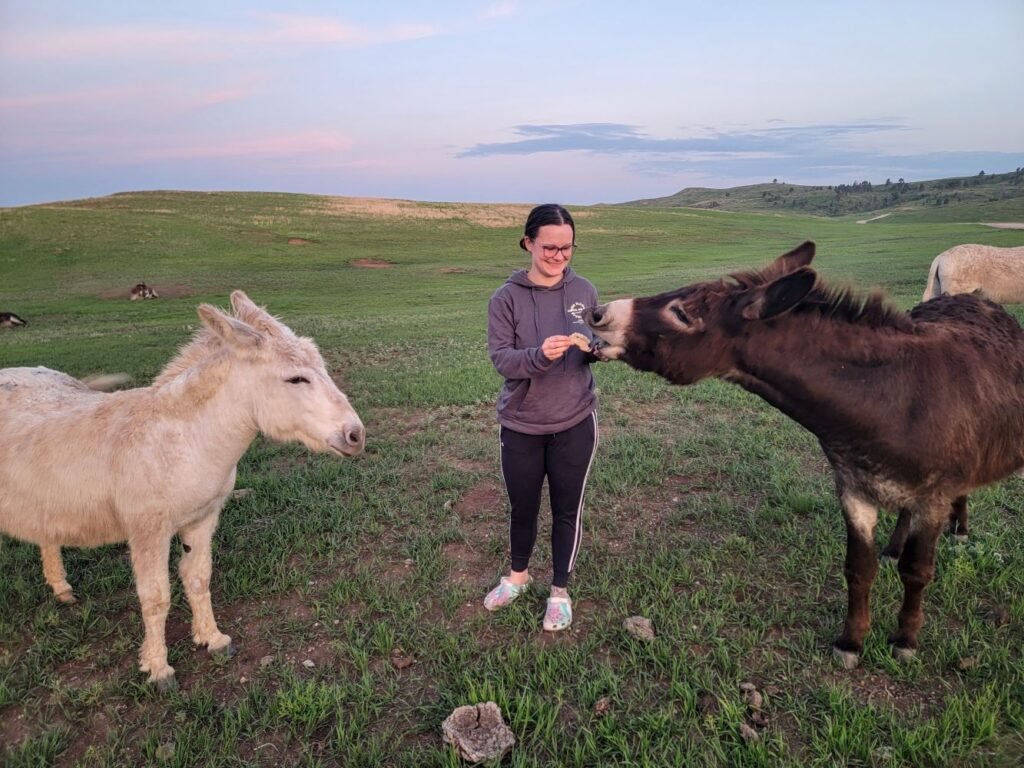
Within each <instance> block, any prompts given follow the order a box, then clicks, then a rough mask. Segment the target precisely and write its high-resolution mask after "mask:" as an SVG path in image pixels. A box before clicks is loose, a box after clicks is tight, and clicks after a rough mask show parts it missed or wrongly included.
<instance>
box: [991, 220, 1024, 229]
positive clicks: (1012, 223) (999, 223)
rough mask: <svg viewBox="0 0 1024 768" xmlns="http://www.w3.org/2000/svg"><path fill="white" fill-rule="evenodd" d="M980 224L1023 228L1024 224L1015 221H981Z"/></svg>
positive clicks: (999, 227) (1001, 227)
mask: <svg viewBox="0 0 1024 768" xmlns="http://www.w3.org/2000/svg"><path fill="white" fill-rule="evenodd" d="M981 224H982V225H983V226H986V227H995V228H996V229H1024V224H1021V223H1019V222H1015V221H983V222H981Z"/></svg>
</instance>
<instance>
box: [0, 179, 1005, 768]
mask: <svg viewBox="0 0 1024 768" xmlns="http://www.w3.org/2000/svg"><path fill="white" fill-rule="evenodd" d="M936 211H937V212H938V211H941V212H942V213H946V214H948V218H946V219H945V220H931V216H926V215H925V214H924V213H919V214H913V215H907V216H899V217H897V216H893V217H888V218H885V219H879V220H876V221H874V222H871V223H870V224H866V225H861V224H857V223H856V221H855V220H853V219H849V220H844V219H824V218H820V217H811V216H803V215H793V214H791V213H789V212H787V213H786V214H784V215H777V216H765V215H760V214H749V213H724V212H722V211H707V210H694V209H690V208H657V207H650V208H642V207H610V206H601V207H591V208H578V209H574V213H575V214H576V216H577V225H578V242H579V243H580V249H579V251H578V253H577V254H576V257H575V261H574V264H575V266H576V267H577V269H578V270H579V271H580V272H581V273H582V274H583V275H585V276H586V277H588V278H589V279H591V280H592V281H593V282H594V283H595V284H596V285H597V287H598V288H599V290H600V292H601V295H602V297H603V298H605V299H610V298H614V297H619V296H625V295H632V294H636V293H649V292H655V291H661V290H665V289H668V288H672V287H676V286H679V285H682V284H684V283H686V282H689V281H693V280H696V279H701V278H707V277H711V276H717V275H720V274H722V273H723V272H727V271H731V270H736V269H744V268H750V267H756V266H759V265H762V264H764V263H766V262H767V261H768V260H769V259H771V258H772V257H774V256H776V255H777V254H779V253H780V252H782V251H784V250H786V249H788V248H790V247H792V246H794V245H796V244H797V243H799V242H801V241H803V240H805V239H813V240H815V241H816V242H817V243H818V254H819V255H818V257H817V258H816V260H815V266H816V268H817V269H818V270H819V271H820V272H821V274H822V275H823V276H824V277H825V278H826V279H830V280H836V281H843V282H848V283H852V284H853V285H855V286H857V287H859V288H867V287H868V286H872V285H879V286H882V287H883V288H884V289H886V290H887V291H888V292H889V294H890V295H891V296H892V300H893V301H894V302H895V303H897V304H898V305H900V306H903V307H909V306H911V305H912V304H914V303H915V302H916V301H917V300H918V299H919V298H920V295H921V292H922V291H923V289H924V285H925V278H926V273H927V268H928V265H929V263H930V261H931V259H932V258H933V257H934V256H935V254H937V253H939V252H940V251H942V250H945V249H946V248H949V247H950V246H952V245H954V244H957V243H962V242H981V243H989V244H992V245H1003V246H1010V245H1021V244H1024V232H1021V231H1013V230H998V229H993V228H990V227H984V226H980V225H978V224H971V223H964V219H962V218H960V217H959V216H955V215H952V212H951V211H952V209H951V207H941V208H939V209H936ZM526 212H527V210H526V208H525V207H517V206H484V205H461V204H419V203H409V202H402V201H371V200H355V199H339V198H323V197H313V196H304V195H279V194H237V193H218V194H214V193H210V194H196V193H184V192H153V193H145V194H123V195H116V196H113V197H109V198H101V199H92V200H82V201H73V202H67V203H61V204H54V205H45V206H32V207H25V208H17V209H10V210H3V211H0V310H7V311H15V312H17V313H18V314H20V315H21V316H23V317H25V318H26V319H27V320H28V321H29V323H30V325H29V326H28V327H27V328H25V329H21V330H17V331H2V330H0V366H14V365H45V366H49V367H52V368H57V369H61V370H65V371H68V372H70V373H72V374H74V375H78V376H82V375H86V374H91V373H97V372H112V371H126V372H128V373H129V374H131V375H132V376H133V377H134V381H135V383H136V384H138V385H144V384H146V383H148V382H149V381H150V380H151V379H152V377H153V376H154V375H155V374H156V373H157V372H158V371H159V370H160V368H161V367H162V366H163V365H164V364H165V363H166V362H167V361H168V360H169V359H170V357H171V356H172V355H173V353H174V351H175V349H176V348H177V347H178V346H179V345H181V344H182V343H183V342H185V341H186V340H187V339H188V338H189V336H190V335H191V333H192V332H193V331H194V329H195V328H196V325H197V318H196V313H195V309H196V305H197V304H198V303H199V302H201V301H210V302H213V303H215V304H218V305H220V306H226V304H227V297H228V293H229V292H230V291H231V290H232V289H234V288H243V289H245V290H246V291H247V292H249V294H250V295H251V296H252V297H253V298H254V299H255V300H256V301H257V302H259V303H261V304H265V305H266V306H267V307H268V308H269V309H270V310H271V311H272V312H273V313H275V314H276V315H278V316H280V317H281V318H282V319H283V320H284V321H285V322H286V323H288V324H289V325H291V326H292V327H293V328H294V329H295V330H297V331H298V332H300V333H304V334H308V335H311V336H313V337H314V338H315V339H316V340H317V342H318V343H319V345H320V347H321V349H322V351H323V353H324V356H325V358H326V359H327V361H328V365H329V367H330V369H331V371H332V374H334V375H335V377H336V379H337V380H338V381H339V382H341V383H342V386H343V388H344V389H345V391H346V392H347V394H348V395H349V396H350V398H351V400H352V403H353V404H354V406H355V407H356V408H357V409H358V411H359V412H360V415H361V416H362V418H363V420H364V422H365V423H366V425H367V431H368V439H367V450H366V453H365V455H363V456H361V457H359V458H358V459H355V460H348V461H337V460H334V459H332V458H330V457H324V456H313V455H311V454H309V453H308V452H307V451H305V450H304V449H301V448H299V447H296V446H293V445H288V446H282V445H277V444H272V443H270V442H268V441H265V440H262V439H260V440H257V441H256V443H255V444H254V445H253V446H252V447H251V448H250V450H249V451H248V452H247V453H246V455H245V456H244V457H243V459H242V461H241V463H240V465H239V476H238V482H237V485H238V487H240V488H247V489H249V490H250V493H249V494H248V495H246V496H244V497H243V498H238V499H234V500H231V501H229V502H228V504H227V506H226V508H225V510H224V513H223V515H222V517H221V523H220V528H219V530H218V532H217V534H216V537H215V542H214V563H215V564H214V575H213V583H212V592H213V603H214V609H215V612H216V614H217V617H218V619H219V621H220V623H221V627H222V629H223V631H225V632H227V633H228V634H230V635H232V637H233V638H234V639H235V642H236V643H237V644H238V648H239V653H238V656H237V657H235V658H234V659H232V660H230V661H227V662H222V663H218V662H216V661H214V660H212V659H210V658H209V657H208V656H207V655H206V654H205V652H196V651H194V650H193V648H192V646H191V642H190V640H189V638H190V635H189V613H188V607H187V603H186V601H185V599H184V597H183V594H182V592H181V589H180V587H179V585H178V584H177V582H176V580H175V579H173V578H172V584H173V585H174V586H173V590H174V591H173V601H172V602H173V604H172V609H171V615H170V618H169V621H168V645H169V648H170V663H171V664H172V665H173V666H174V667H175V669H176V670H177V675H178V680H179V683H180V685H181V688H180V690H179V691H178V692H177V693H175V694H172V695H169V696H166V697H161V696H158V695H157V694H155V693H154V692H153V691H151V690H150V689H149V688H147V687H146V686H145V685H144V684H143V680H144V677H143V676H142V675H140V674H139V673H138V672H137V670H136V652H137V647H138V643H139V642H140V639H141V634H142V628H141V620H140V617H139V611H138V606H137V600H136V597H135V593H134V588H133V583H132V578H131V570H130V566H129V563H128V558H127V554H126V550H125V548H124V547H123V546H112V547H104V548H100V549H95V550H76V549H70V550H66V557H65V560H66V565H67V570H68V578H69V581H70V582H71V583H72V584H73V586H74V588H75V590H76V593H77V595H78V597H79V602H78V604H76V605H74V606H70V607H68V606H60V605H58V604H57V603H56V601H55V600H54V599H53V597H52V595H51V594H50V592H49V590H48V588H47V587H46V585H45V582H44V580H43V578H42V574H41V572H40V571H41V569H40V563H39V554H38V550H37V549H36V548H35V547H32V546H29V545H27V544H24V543H21V542H16V541H13V540H11V539H9V538H5V539H4V540H3V542H2V545H0V573H2V574H3V577H2V578H0V763H3V764H4V765H11V766H30V765H31V766H39V765H61V766H76V765H81V766H123V765H131V766H137V765H147V766H149V765H152V766H172V765H173V766H196V765H202V766H242V765H302V766H319V765H324V766H327V765H344V766H353V767H355V766H380V765H386V766H408V767H409V768H412V767H413V766H415V767H417V768H420V767H422V766H438V767H440V766H448V767H449V768H454V766H456V765H458V764H459V760H458V759H457V758H456V757H455V756H454V755H453V753H452V752H451V751H450V750H449V748H447V747H445V746H444V745H442V743H441V736H440V724H441V722H442V721H443V719H444V718H445V717H446V716H447V715H448V714H449V713H450V712H451V710H452V709H453V708H454V707H456V706H460V705H463V704H470V703H476V702H481V701H488V700H493V701H496V702H497V703H498V704H499V705H500V707H501V708H502V711H503V712H504V713H505V718H506V721H507V722H508V723H509V724H510V727H511V728H512V729H513V731H514V733H515V735H516V739H517V746H516V747H515V749H514V750H513V752H512V754H511V755H510V756H509V757H508V758H507V759H506V761H505V764H506V765H512V766H521V767H522V768H526V767H527V766H529V767H530V768H533V767H534V766H598V765H600V766H642V765H650V766H662V765H673V766H675V765H722V766H726V765H729V766H780V765H781V766H833V765H864V766H867V765H870V766H903V765H951V764H955V765H963V766H982V765H986V766H987V765H998V764H1000V763H1003V764H1006V765H1016V764H1018V762H1019V760H1020V758H1021V757H1022V756H1024V740H1022V737H1021V734H1022V733H1024V656H1022V648H1024V550H1022V548H1021V547H1020V542H1021V541H1022V540H1024V518H1022V515H1021V511H1022V510H1024V480H1021V479H1019V478H1014V479H1011V480H1008V481H1006V482H1004V483H1001V484H999V485H997V486H994V487H992V488H989V489H986V490H984V491H982V492H979V493H977V494H975V495H974V496H973V497H972V499H971V504H972V507H971V515H972V540H971V542H970V543H969V544H967V545H963V546H954V545H953V544H952V543H951V542H948V541H943V542H942V543H941V546H940V548H939V550H940V552H939V558H938V566H937V574H938V575H937V579H936V582H935V583H934V584H933V585H932V586H931V587H930V589H929V590H928V592H927V595H926V608H925V610H926V624H925V627H924V629H923V630H922V636H921V642H922V647H921V651H920V652H919V654H918V658H917V659H916V660H915V661H914V662H913V663H912V664H910V665H908V666H902V665H900V664H898V663H897V662H895V661H894V660H893V659H892V658H891V656H890V655H889V652H888V647H887V645H886V635H887V633H888V632H890V631H892V629H893V628H894V626H895V622H896V611H897V609H898V605H899V596H900V593H901V585H900V582H899V578H898V576H897V574H896V573H895V571H894V570H893V569H883V571H882V572H881V573H880V574H879V578H878V581H877V583H876V586H875V590H874V593H873V607H874V617H875V619H874V620H875V624H874V628H873V630H872V632H871V634H870V636H869V638H868V644H867V647H866V649H865V655H864V659H863V662H862V665H861V666H860V667H859V668H858V669H856V670H853V671H850V672H846V671H841V670H839V669H837V668H836V667H834V666H833V663H832V660H831V656H830V652H829V648H830V643H831V641H832V639H833V637H834V636H835V635H836V634H837V633H838V631H839V630H840V624H841V621H842V615H843V612H844V610H845V583H844V579H843V566H842V560H843V550H844V546H845V533H844V531H843V527H842V522H841V515H840V512H839V509H838V504H837V502H836V499H835V495H834V489H833V485H832V480H831V477H830V475H829V473H828V470H827V466H826V464H825V462H824V460H823V458H822V456H821V452H820V448H819V447H818V446H817V445H816V443H815V440H814V439H813V437H812V436H810V435H809V434H808V433H806V432H805V431H803V430H802V429H801V428H799V427H798V426H796V425H795V424H794V423H793V422H792V421H789V420H788V419H786V418H785V417H783V416H782V415H781V414H780V413H778V412H777V411H774V410H772V409H771V408H769V407H768V406H767V405H765V404H764V403H763V402H762V401H760V400H758V399H757V398H755V397H753V396H750V395H748V394H746V393H745V392H743V391H742V390H740V389H738V388H736V387H733V386H730V385H726V384H724V383H720V382H705V383H702V384H699V385H697V386H694V387H690V388H685V389H682V388H672V387H669V386H667V385H666V384H664V383H663V382H662V381H661V380H659V379H657V378H655V377H653V376H650V375H641V374H638V373H636V372H634V371H631V370H630V369H628V368H627V367H626V366H623V365H619V364H607V365H600V366H597V367H596V370H595V376H596V378H597V381H598V388H599V395H600V398H601V407H600V419H601V430H602V433H601V445H600V449H599V452H598V457H597V460H596V461H595V465H594V469H593V472H592V475H591V482H590V486H589V488H588V496H587V504H586V511H585V513H584V514H585V532H584V542H583V548H582V551H581V555H580V559H579V562H578V566H577V571H576V574H575V576H574V581H573V583H572V585H571V590H572V593H573V596H574V600H575V605H576V622H575V624H574V627H573V630H572V631H570V632H566V633H563V634H560V635H554V636H552V635H545V634H543V633H542V632H541V630H540V617H541V614H542V611H543V607H544V595H545V593H546V586H547V579H548V578H549V573H550V559H549V554H550V552H549V545H548V543H547V542H548V536H549V525H550V523H549V516H548V515H547V514H546V513H543V514H542V518H541V521H542V522H541V533H540V537H539V540H538V547H537V552H536V555H535V560H534V563H533V567H532V570H533V572H534V575H535V577H536V578H537V579H538V582H539V583H540V585H541V587H540V588H539V589H537V590H535V591H534V592H533V593H531V594H530V596H529V597H528V598H525V599H523V600H522V601H519V602H517V604H516V605H515V606H513V608H512V609H511V610H509V611H508V612H506V613H501V614H494V615H492V614H489V613H487V612H486V611H485V610H484V609H483V608H482V606H481V604H480V603H481V600H482V598H483V595H484V594H485V593H486V591H487V589H488V588H489V587H490V586H492V585H493V584H494V583H495V582H496V580H497V578H498V576H499V575H500V574H501V573H502V572H503V569H504V568H505V567H506V559H505V542H506V531H507V527H506V526H507V521H506V512H505V503H506V501H505V494H504V490H503V488H502V485H501V480H500V473H499V467H498V452H497V448H498V447H497V445H496V439H495V438H496V430H495V423H494V413H493V407H494V405H493V404H494V400H495V397H496V395H497V391H498V388H499V385H500V379H499V378H498V376H497V374H496V373H495V372H494V371H493V369H492V367H491V364H490V362H489V360H488V358H487V352H486V338H485V335H486V303H487V300H488V298H489V297H490V295H491V293H492V292H493V291H494V290H495V289H496V288H497V287H498V286H499V285H500V284H501V282H502V281H503V280H504V279H505V278H506V277H507V275H508V274H509V273H510V272H511V271H512V270H513V269H515V268H517V267H520V266H523V265H524V264H525V263H526V259H525V254H523V252H522V251H520V250H519V249H518V247H517V242H518V239H519V237H520V233H521V226H522V222H523V220H524V218H525V215H526ZM140 280H143V281H145V282H147V283H149V284H151V285H155V286H156V287H157V289H158V290H159V291H160V292H161V293H162V295H163V297H162V298H160V299H158V300H154V301H143V302H130V301H128V300H127V295H128V291H129V290H130V288H131V286H132V285H134V284H135V283H136V282H138V281H140ZM1013 310H1014V311H1015V312H1016V313H1017V316H1018V317H1024V306H1022V307H1015V308H1013ZM936 386H941V382H936ZM0 439H2V436H0ZM893 522H894V518H893V516H892V515H891V514H889V513H885V514H884V515H883V519H882V521H881V523H880V525H879V529H880V534H879V536H880V539H882V540H884V538H885V535H886V534H887V533H888V531H889V530H890V529H891V527H892V524H893ZM178 549H179V548H178V547H177V546H174V547H172V550H173V554H172V564H171V568H172V573H176V561H177V557H178V555H177V550H178ZM638 614H639V615H644V616H646V617H648V618H650V619H651V620H652V621H653V623H654V626H655V630H656V633H657V637H656V639H655V640H654V642H652V643H641V642H639V641H636V640H633V639H631V638H630V637H628V636H627V635H626V634H625V633H624V632H623V630H622V622H623V619H625V618H626V617H628V616H631V615H638ZM307 660H308V661H310V662H312V667H310V666H309V665H306V664H304V663H303V662H305V661H307ZM410 661H411V662H412V663H411V664H408V663H407V662H410ZM744 682H752V683H754V684H755V685H756V687H757V689H758V690H759V691H760V692H761V693H762V694H763V697H764V705H763V713H762V715H761V716H759V718H758V719H757V720H756V721H755V720H754V719H753V717H752V713H751V712H750V711H749V710H748V708H747V705H746V704H745V703H744V700H743V694H742V692H741V689H740V683H744ZM743 724H747V725H749V726H751V727H753V728H755V729H756V731H757V733H758V734H759V738H758V740H756V741H747V740H745V739H744V738H743V736H742V735H741V725H743Z"/></svg>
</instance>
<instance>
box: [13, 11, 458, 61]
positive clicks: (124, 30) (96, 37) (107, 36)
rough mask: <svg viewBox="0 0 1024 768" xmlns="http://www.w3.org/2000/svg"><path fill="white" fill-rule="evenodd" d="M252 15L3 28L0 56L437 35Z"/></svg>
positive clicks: (192, 52) (222, 54)
mask: <svg viewBox="0 0 1024 768" xmlns="http://www.w3.org/2000/svg"><path fill="white" fill-rule="evenodd" d="M254 19H255V22H254V23H253V22H250V23H248V24H241V23H240V24H238V25H236V26H230V27H228V26H220V27H203V26H186V25H178V26H174V25H165V24H160V25H147V24H113V25H104V26H91V27H60V26H52V27H41V26H40V27H25V28H20V29H6V30H4V37H3V46H2V49H0V56H2V58H4V59H6V60H13V61H23V60H24V61H31V60H64V61H67V60H81V59H112V58H135V57H144V58H146V59H153V58H165V59H173V60H185V61H195V60H200V61H202V60H218V59H225V58H232V57H237V56H240V55H265V53H266V51H265V49H266V47H268V46H279V47H286V48H294V47H296V46H309V45H336V46H344V47H366V46H374V45H386V44H390V43H402V42H407V41H410V40H419V39H422V38H426V37H433V36H436V35H439V34H442V30H441V29H440V28H439V27H437V26H435V25H432V24H424V23H415V22H405V23H398V24H389V25H384V26H380V27H371V26H365V25H360V24H351V23H348V22H345V21H343V20H340V19H336V18H331V17H323V16H302V15H296V14H287V13H268V14H260V15H257V16H255V17H254Z"/></svg>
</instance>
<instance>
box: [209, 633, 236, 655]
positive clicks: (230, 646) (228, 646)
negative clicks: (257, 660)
mask: <svg viewBox="0 0 1024 768" xmlns="http://www.w3.org/2000/svg"><path fill="white" fill-rule="evenodd" d="M207 651H208V652H209V654H210V655H211V656H213V658H215V659H230V658H232V657H234V655H235V654H236V653H237V652H238V651H237V649H236V648H235V644H234V642H233V641H232V640H231V638H230V637H229V638H227V642H226V643H225V644H224V645H221V646H218V647H217V648H211V647H209V646H207Z"/></svg>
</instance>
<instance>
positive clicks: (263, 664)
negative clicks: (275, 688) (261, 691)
mask: <svg viewBox="0 0 1024 768" xmlns="http://www.w3.org/2000/svg"><path fill="white" fill-rule="evenodd" d="M273 663H274V657H273V656H264V657H263V658H262V659H260V669H266V668H267V667H269V666H270V665H271V664H273Z"/></svg>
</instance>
